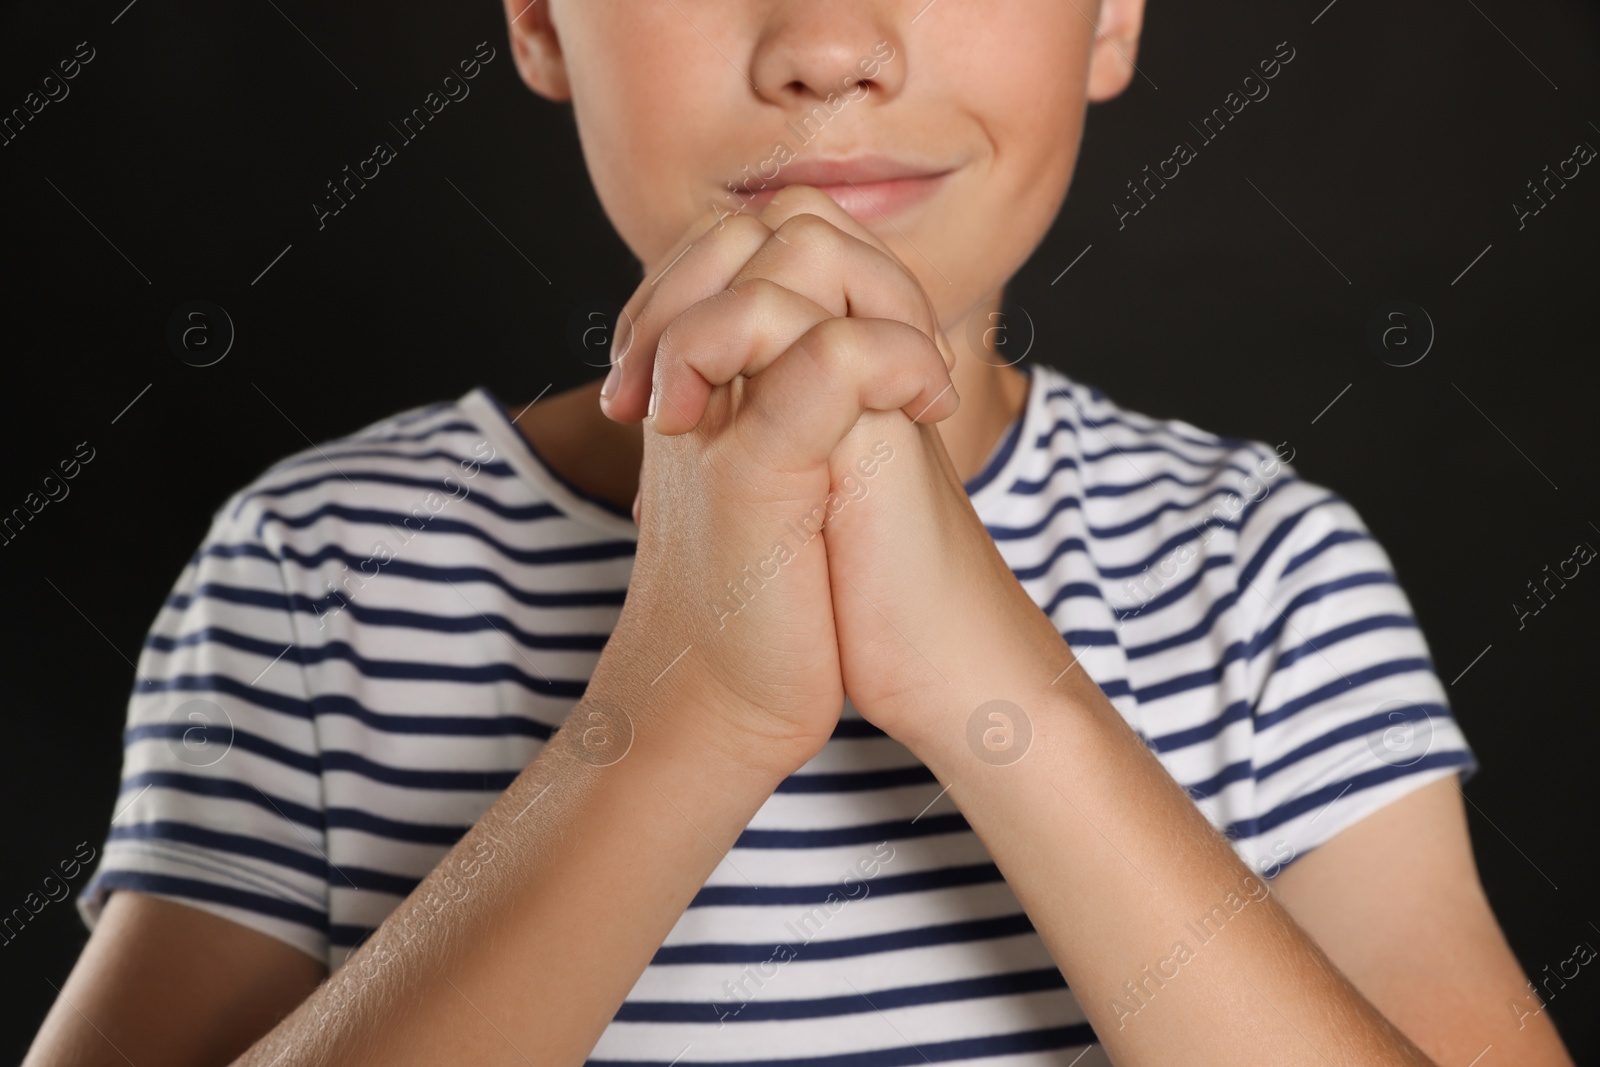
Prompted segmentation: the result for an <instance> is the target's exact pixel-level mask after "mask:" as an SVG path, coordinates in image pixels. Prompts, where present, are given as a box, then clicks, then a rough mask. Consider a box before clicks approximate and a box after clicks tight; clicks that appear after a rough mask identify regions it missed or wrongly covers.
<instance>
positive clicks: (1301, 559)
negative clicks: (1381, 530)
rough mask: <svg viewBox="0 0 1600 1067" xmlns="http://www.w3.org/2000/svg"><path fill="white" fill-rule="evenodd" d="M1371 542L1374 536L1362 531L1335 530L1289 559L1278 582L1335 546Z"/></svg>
mask: <svg viewBox="0 0 1600 1067" xmlns="http://www.w3.org/2000/svg"><path fill="white" fill-rule="evenodd" d="M1370 540H1372V535H1371V534H1369V533H1364V532H1362V531H1360V530H1334V531H1333V532H1332V533H1330V534H1328V535H1327V536H1326V537H1324V538H1323V539H1322V540H1320V541H1318V542H1317V543H1316V544H1314V545H1312V546H1311V547H1310V548H1308V549H1306V550H1305V551H1304V552H1301V553H1299V554H1298V555H1294V556H1291V557H1289V562H1288V563H1285V564H1284V565H1283V573H1282V574H1280V575H1279V576H1278V580H1279V581H1282V580H1283V579H1284V578H1287V577H1289V575H1291V574H1293V573H1294V572H1295V571H1297V570H1299V569H1300V568H1301V567H1303V566H1305V565H1306V564H1307V563H1310V562H1311V561H1312V560H1314V559H1316V558H1317V557H1318V556H1320V555H1322V553H1324V552H1326V551H1327V550H1328V549H1330V548H1333V547H1334V546H1335V545H1342V544H1347V543H1349V542H1351V541H1370Z"/></svg>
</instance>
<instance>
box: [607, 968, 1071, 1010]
mask: <svg viewBox="0 0 1600 1067" xmlns="http://www.w3.org/2000/svg"><path fill="white" fill-rule="evenodd" d="M742 977H743V976H741V978H742ZM758 980H759V979H755V980H752V979H745V980H744V981H745V988H747V989H749V990H750V991H751V992H752V993H755V994H756V996H757V999H756V1000H753V1001H750V1002H748V1003H746V1002H741V1001H737V1000H734V1001H725V1002H722V1003H716V1002H710V1003H707V1002H706V1001H700V1000H694V1001H677V1000H638V1001H626V1002H624V1003H623V1005H622V1007H621V1009H620V1010H618V1012H617V1014H616V1016H615V1017H614V1018H615V1021H617V1022H628V1023H703V1022H712V1021H716V1020H719V1019H720V1020H721V1021H723V1022H730V1023H733V1022H739V1023H764V1022H780V1021H789V1020H794V1019H824V1018H828V1017H831V1016H838V1015H857V1014H861V1013H863V1012H870V1011H890V1010H892V1009H894V1008H912V1007H916V1006H918V1005H922V1004H949V1003H952V1002H954V1001H959V1000H979V999H983V998H986V997H1007V996H1011V997H1014V996H1023V995H1025V994H1028V993H1038V992H1040V991H1042V990H1046V989H1059V990H1065V989H1066V988H1067V983H1066V979H1064V978H1062V977H1061V972H1060V971H1058V970H1056V969H1055V968H1054V967H1046V968H1040V969H1039V970H1033V971H1016V972H1014V973H1011V974H995V975H985V976H983V977H981V978H964V979H959V980H956V981H951V982H932V983H929V984H927V985H919V986H901V987H900V988H897V989H879V990H874V991H873V992H872V995H871V999H870V1000H868V999H867V998H866V997H864V996H862V995H860V994H846V995H844V996H836V997H812V998H808V999H805V1000H766V999H763V998H761V996H760V993H759V992H758V990H757V981H758ZM728 984H729V985H732V986H734V987H735V991H737V988H738V985H737V983H734V982H730V983H728ZM708 1016H709V1018H708Z"/></svg>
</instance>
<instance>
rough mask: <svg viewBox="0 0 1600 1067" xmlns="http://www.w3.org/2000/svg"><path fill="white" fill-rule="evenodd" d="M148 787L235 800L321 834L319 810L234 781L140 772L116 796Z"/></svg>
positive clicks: (123, 784)
mask: <svg viewBox="0 0 1600 1067" xmlns="http://www.w3.org/2000/svg"><path fill="white" fill-rule="evenodd" d="M147 785H151V786H155V787H156V788H157V789H175V790H178V791H179V792H183V793H193V794H194V795H196V796H202V797H217V798H219V799H223V800H237V801H240V802H242V803H245V804H251V805H254V806H255V807H258V808H260V809H261V810H262V811H270V812H274V813H276V814H278V815H281V816H283V817H284V818H285V819H288V820H289V821H290V822H292V823H299V824H300V825H301V826H309V827H310V828H311V829H313V830H316V831H317V832H318V833H320V832H322V828H323V818H322V812H321V811H319V810H318V809H316V808H313V807H310V806H309V805H306V804H297V803H295V802H294V801H292V800H286V799H284V798H283V797H275V796H272V795H270V794H268V793H266V792H263V791H262V790H261V789H259V788H258V787H256V786H254V785H248V784H246V783H244V782H241V781H239V780H237V779H234V778H209V777H206V776H205V775H199V774H188V773H185V772H182V771H143V772H140V773H138V774H130V775H128V776H126V777H125V778H123V780H122V785H121V786H120V787H119V788H118V790H117V795H118V796H119V797H120V796H121V795H122V794H124V793H137V792H139V791H140V790H142V789H143V788H144V787H145V786H147Z"/></svg>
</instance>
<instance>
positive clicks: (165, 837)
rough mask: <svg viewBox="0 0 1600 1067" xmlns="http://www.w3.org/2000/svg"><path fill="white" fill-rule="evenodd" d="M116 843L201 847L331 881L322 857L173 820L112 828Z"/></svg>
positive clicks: (269, 842) (255, 838)
mask: <svg viewBox="0 0 1600 1067" xmlns="http://www.w3.org/2000/svg"><path fill="white" fill-rule="evenodd" d="M111 840H113V841H178V842H182V843H183V844H186V845H198V846H201V847H203V848H207V849H210V850H212V851H214V852H225V853H228V854H230V855H234V856H248V857H250V858H251V859H257V860H266V861H267V862H269V863H275V864H277V865H278V866H280V867H287V868H289V869H290V870H294V871H299V872H300V873H302V874H309V875H311V876H312V877H313V878H320V879H324V880H325V879H326V878H327V877H328V861H327V860H325V859H323V858H322V857H321V856H316V855H312V854H311V853H309V852H301V851H300V850H299V849H293V848H285V847H284V846H283V845H278V844H274V843H273V842H271V841H264V840H262V839H261V838H259V837H251V836H248V835H246V834H229V833H223V832H221V831H218V830H212V829H209V828H207V827H204V826H196V825H194V824H193V823H186V822H180V821H177V820H173V819H157V820H155V821H152V822H141V823H133V824H131V825H126V826H113V827H112V828H111Z"/></svg>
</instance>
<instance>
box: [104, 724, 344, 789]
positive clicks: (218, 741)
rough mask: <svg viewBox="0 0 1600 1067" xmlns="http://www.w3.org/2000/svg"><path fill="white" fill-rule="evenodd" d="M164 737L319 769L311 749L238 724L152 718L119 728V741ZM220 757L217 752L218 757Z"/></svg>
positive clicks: (310, 770) (309, 770)
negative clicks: (280, 741) (304, 749)
mask: <svg viewBox="0 0 1600 1067" xmlns="http://www.w3.org/2000/svg"><path fill="white" fill-rule="evenodd" d="M163 738H165V739H166V740H167V741H168V742H169V743H181V742H183V741H187V742H188V743H189V744H190V746H193V745H197V744H204V745H207V746H215V748H216V750H217V751H222V752H226V751H227V750H228V748H229V746H230V745H231V746H232V747H234V748H237V749H239V750H240V751H242V752H251V753H254V754H255V755H258V756H260V757H262V758H263V759H269V760H271V761H272V762H274V763H279V764H282V765H283V766H285V767H292V768H294V769H295V770H297V771H300V772H301V773H302V774H309V775H312V776H316V775H317V774H319V773H320V772H321V769H322V768H321V764H320V763H318V761H317V757H316V755H315V754H314V753H310V752H300V751H297V750H295V749H292V748H289V747H288V746H286V745H280V744H278V743H277V742H276V741H269V740H268V739H267V738H265V737H262V736H261V735H259V734H253V733H251V732H250V731H248V730H241V729H239V728H238V727H237V726H229V725H222V724H218V725H214V726H196V725H192V724H189V723H182V722H152V723H141V724H140V725H138V726H130V727H128V728H127V729H126V730H124V731H123V732H122V743H123V744H124V745H132V744H135V743H136V742H139V741H149V740H160V739H163ZM218 758H219V759H220V758H221V757H220V756H219V757H218Z"/></svg>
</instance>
